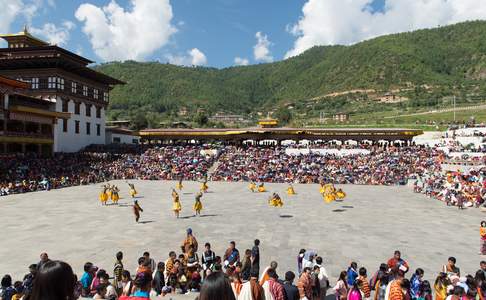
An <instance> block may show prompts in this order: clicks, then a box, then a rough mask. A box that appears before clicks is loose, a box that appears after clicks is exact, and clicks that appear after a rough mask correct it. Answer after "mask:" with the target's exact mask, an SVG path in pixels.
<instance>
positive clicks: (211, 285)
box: [198, 272, 236, 300]
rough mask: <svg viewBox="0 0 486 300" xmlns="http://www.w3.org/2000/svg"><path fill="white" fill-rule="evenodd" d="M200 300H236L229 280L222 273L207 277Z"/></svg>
mask: <svg viewBox="0 0 486 300" xmlns="http://www.w3.org/2000/svg"><path fill="white" fill-rule="evenodd" d="M198 299H199V300H236V298H235V295H234V293H233V290H232V289H231V284H230V282H229V280H228V278H227V277H226V276H225V275H224V274H223V273H221V272H216V273H213V274H211V275H208V277H206V280H204V284H203V286H202V288H201V293H200V294H199V298H198Z"/></svg>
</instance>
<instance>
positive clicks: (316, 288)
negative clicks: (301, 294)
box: [311, 265, 321, 300]
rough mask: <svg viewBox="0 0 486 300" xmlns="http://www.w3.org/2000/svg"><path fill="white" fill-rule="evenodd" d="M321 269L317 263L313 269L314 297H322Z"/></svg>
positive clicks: (318, 298) (317, 299)
mask: <svg viewBox="0 0 486 300" xmlns="http://www.w3.org/2000/svg"><path fill="white" fill-rule="evenodd" d="M319 269H320V267H319V266H318V265H315V266H314V268H313V271H312V275H311V278H312V299H316V300H320V299H321V285H320V282H319Z"/></svg>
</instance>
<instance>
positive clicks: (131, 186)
mask: <svg viewBox="0 0 486 300" xmlns="http://www.w3.org/2000/svg"><path fill="white" fill-rule="evenodd" d="M128 187H129V191H128V193H129V194H130V196H131V197H132V198H135V196H136V195H137V190H136V189H135V185H134V184H133V183H128Z"/></svg>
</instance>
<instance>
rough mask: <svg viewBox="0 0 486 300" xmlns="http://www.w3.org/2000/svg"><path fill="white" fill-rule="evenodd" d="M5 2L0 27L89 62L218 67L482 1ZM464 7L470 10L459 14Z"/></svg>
mask: <svg viewBox="0 0 486 300" xmlns="http://www.w3.org/2000/svg"><path fill="white" fill-rule="evenodd" d="M146 1H151V2H150V4H147V3H148V2H146ZM414 1H415V3H414ZM12 2H15V3H16V4H18V7H15V8H13V9H16V11H14V13H10V15H11V16H12V19H11V20H10V21H8V20H7V21H4V22H0V31H1V32H6V31H9V32H17V31H20V29H21V28H22V27H23V24H25V23H29V24H30V25H29V27H30V28H31V31H32V32H33V33H34V34H35V35H37V36H39V37H41V38H44V39H47V40H50V41H51V42H57V43H58V44H60V45H61V46H63V47H65V48H67V49H69V50H71V51H73V52H76V53H79V54H82V55H83V56H85V57H88V58H90V59H92V60H95V61H97V62H103V61H110V60H125V59H135V60H145V61H161V62H168V61H169V62H171V63H176V64H182V65H194V64H196V65H206V66H211V67H218V68H221V67H228V66H232V65H235V59H236V58H237V57H239V58H240V60H238V64H247V63H249V64H254V63H264V62H270V61H278V60H282V59H285V58H286V57H290V56H293V55H297V54H300V53H302V52H303V51H305V50H306V49H308V48H309V47H312V46H313V45H326V44H353V43H356V42H359V41H361V40H364V39H367V38H371V37H375V36H378V35H381V34H387V33H393V32H400V31H407V30H413V29H418V28H424V27H434V26H437V25H444V24H450V23H455V22H459V21H464V20H469V19H484V18H486V4H485V2H486V1H480V0H448V1H444V0H387V2H385V0H374V1H373V0H116V5H115V6H113V7H114V8H116V9H115V10H117V11H118V13H119V19H116V17H113V16H114V15H111V14H110V12H109V9H107V5H108V4H110V2H111V1H109V0H88V1H86V0H85V1H78V0H63V1H61V0H0V6H1V7H4V5H7V3H10V4H11V3H12ZM136 2H138V3H139V6H140V8H136V9H135V8H134V4H135V3H136ZM144 2H145V4H147V5H145V6H146V7H145V8H143V7H141V6H142V4H143V3H144ZM155 2H160V5H159V4H156V5H154V4H153V3H155ZM447 2H449V3H447ZM86 4H90V5H86ZM385 4H386V6H385ZM81 7H82V9H81ZM113 7H112V8H113ZM464 8H467V9H471V10H474V12H471V13H470V14H469V15H468V14H466V15H465V14H464V12H463V11H464ZM303 9H304V11H303ZM135 10H139V15H141V16H142V17H141V18H138V19H137V18H136V17H135V15H136V13H134V11H135ZM170 10H172V14H170V13H169V12H168V11H170ZM427 10H430V13H428V12H427ZM25 11H28V13H25ZM125 13H126V14H131V13H133V15H134V17H133V18H131V17H130V16H128V15H125ZM100 14H101V15H102V16H104V17H105V18H103V17H100ZM1 18H2V13H1V12H0V19H1ZM105 19H106V20H105ZM133 19H136V21H133ZM145 19H146V20H148V21H147V24H142V23H144V22H145ZM116 20H118V21H116ZM130 20H132V21H133V22H134V23H133V24H132V23H129V24H131V25H128V26H123V24H125V21H127V22H130ZM90 24H91V28H87V27H89V25H90ZM139 25H140V28H138V26H139ZM154 26H156V27H155V28H154ZM99 28H101V29H100V30H99V31H102V32H103V33H102V34H99V33H97V31H98V30H97V29H99ZM257 33H258V34H257ZM120 45H124V46H120ZM125 45H126V46H125ZM141 45H143V46H141Z"/></svg>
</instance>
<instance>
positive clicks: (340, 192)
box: [336, 189, 346, 199]
mask: <svg viewBox="0 0 486 300" xmlns="http://www.w3.org/2000/svg"><path fill="white" fill-rule="evenodd" d="M336 198H338V199H344V198H346V193H345V192H344V191H343V190H342V189H338V190H337V192H336Z"/></svg>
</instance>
